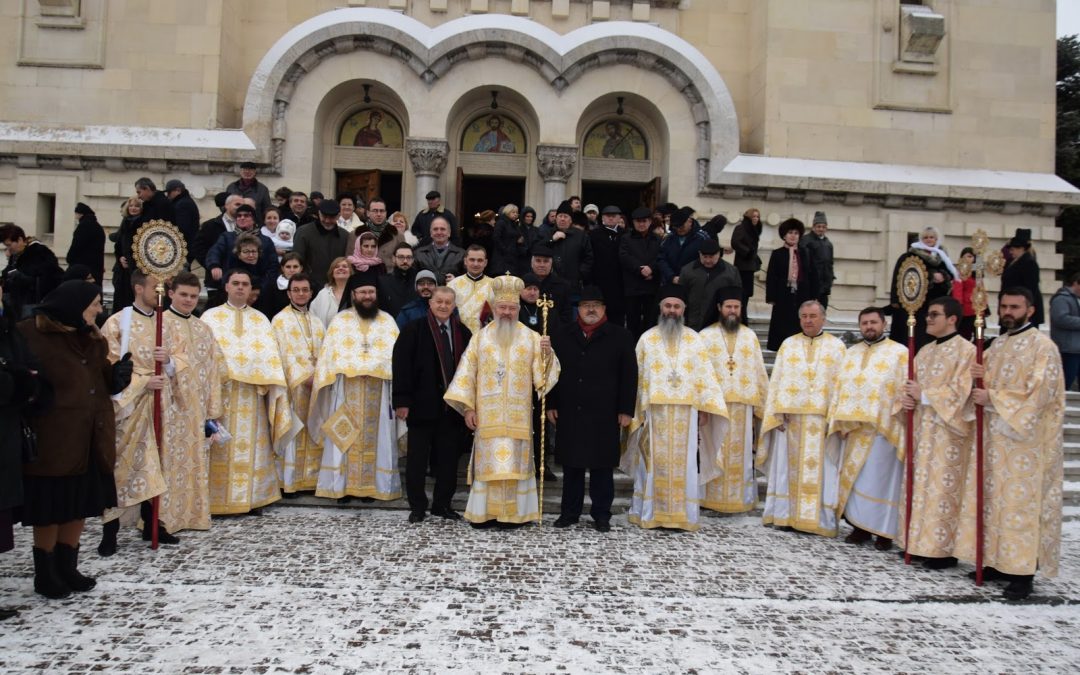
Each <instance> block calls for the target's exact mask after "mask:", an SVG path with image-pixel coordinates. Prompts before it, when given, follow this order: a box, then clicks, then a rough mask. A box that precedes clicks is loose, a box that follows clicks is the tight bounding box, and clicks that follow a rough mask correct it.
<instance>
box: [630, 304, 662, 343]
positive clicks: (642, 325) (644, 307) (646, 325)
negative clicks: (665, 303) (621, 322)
mask: <svg viewBox="0 0 1080 675" xmlns="http://www.w3.org/2000/svg"><path fill="white" fill-rule="evenodd" d="M659 314H660V305H659V304H657V301H656V296H653V295H630V296H627V298H626V327H627V328H628V329H629V330H630V332H631V333H633V334H634V339H635V340H636V339H637V338H639V337H641V334H642V333H644V332H645V331H647V330H649V329H650V328H652V327H653V326H655V325H656V317H657V316H658V315H659Z"/></svg>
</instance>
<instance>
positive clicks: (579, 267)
mask: <svg viewBox="0 0 1080 675" xmlns="http://www.w3.org/2000/svg"><path fill="white" fill-rule="evenodd" d="M558 232H559V231H558V230H556V231H555V232H552V233H551V236H552V238H551V239H548V240H547V242H545V243H546V244H547V245H548V246H549V247H551V252H552V254H553V257H552V259H551V264H552V269H553V270H555V272H556V273H557V274H558V275H559V276H560V277H562V279H563V281H565V282H567V283H568V284H570V292H571V294H574V295H576V294H578V293H580V292H581V287H582V285H583V284H587V283H589V282H590V281H591V280H592V268H593V250H592V242H591V241H589V238H588V237H587V236H585V233H584V232H582V231H581V230H577V229H574V228H572V227H570V228H567V229H566V231H565V232H564V234H565V235H566V238H564V239H559V240H558V241H556V240H555V239H554V237H555V235H556V234H557V233H558Z"/></svg>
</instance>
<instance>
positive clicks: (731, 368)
mask: <svg viewBox="0 0 1080 675" xmlns="http://www.w3.org/2000/svg"><path fill="white" fill-rule="evenodd" d="M727 369H728V372H729V373H734V372H735V357H733V356H728V357H727Z"/></svg>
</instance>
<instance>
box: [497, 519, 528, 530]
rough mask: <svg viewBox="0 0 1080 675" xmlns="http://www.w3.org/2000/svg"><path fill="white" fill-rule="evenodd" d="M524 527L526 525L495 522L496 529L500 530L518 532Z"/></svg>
mask: <svg viewBox="0 0 1080 675" xmlns="http://www.w3.org/2000/svg"><path fill="white" fill-rule="evenodd" d="M524 526H525V523H500V522H498V521H496V522H495V527H497V528H499V529H500V530H516V529H518V528H520V527H524Z"/></svg>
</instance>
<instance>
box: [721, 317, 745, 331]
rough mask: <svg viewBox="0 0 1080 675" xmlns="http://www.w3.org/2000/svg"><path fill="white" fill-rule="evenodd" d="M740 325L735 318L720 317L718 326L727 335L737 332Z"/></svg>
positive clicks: (737, 318)
mask: <svg viewBox="0 0 1080 675" xmlns="http://www.w3.org/2000/svg"><path fill="white" fill-rule="evenodd" d="M741 325H742V323H741V322H740V320H739V317H737V316H722V317H720V326H721V327H722V328H723V329H724V330H726V331H727V332H729V333H734V332H736V331H738V330H739V326H741Z"/></svg>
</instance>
